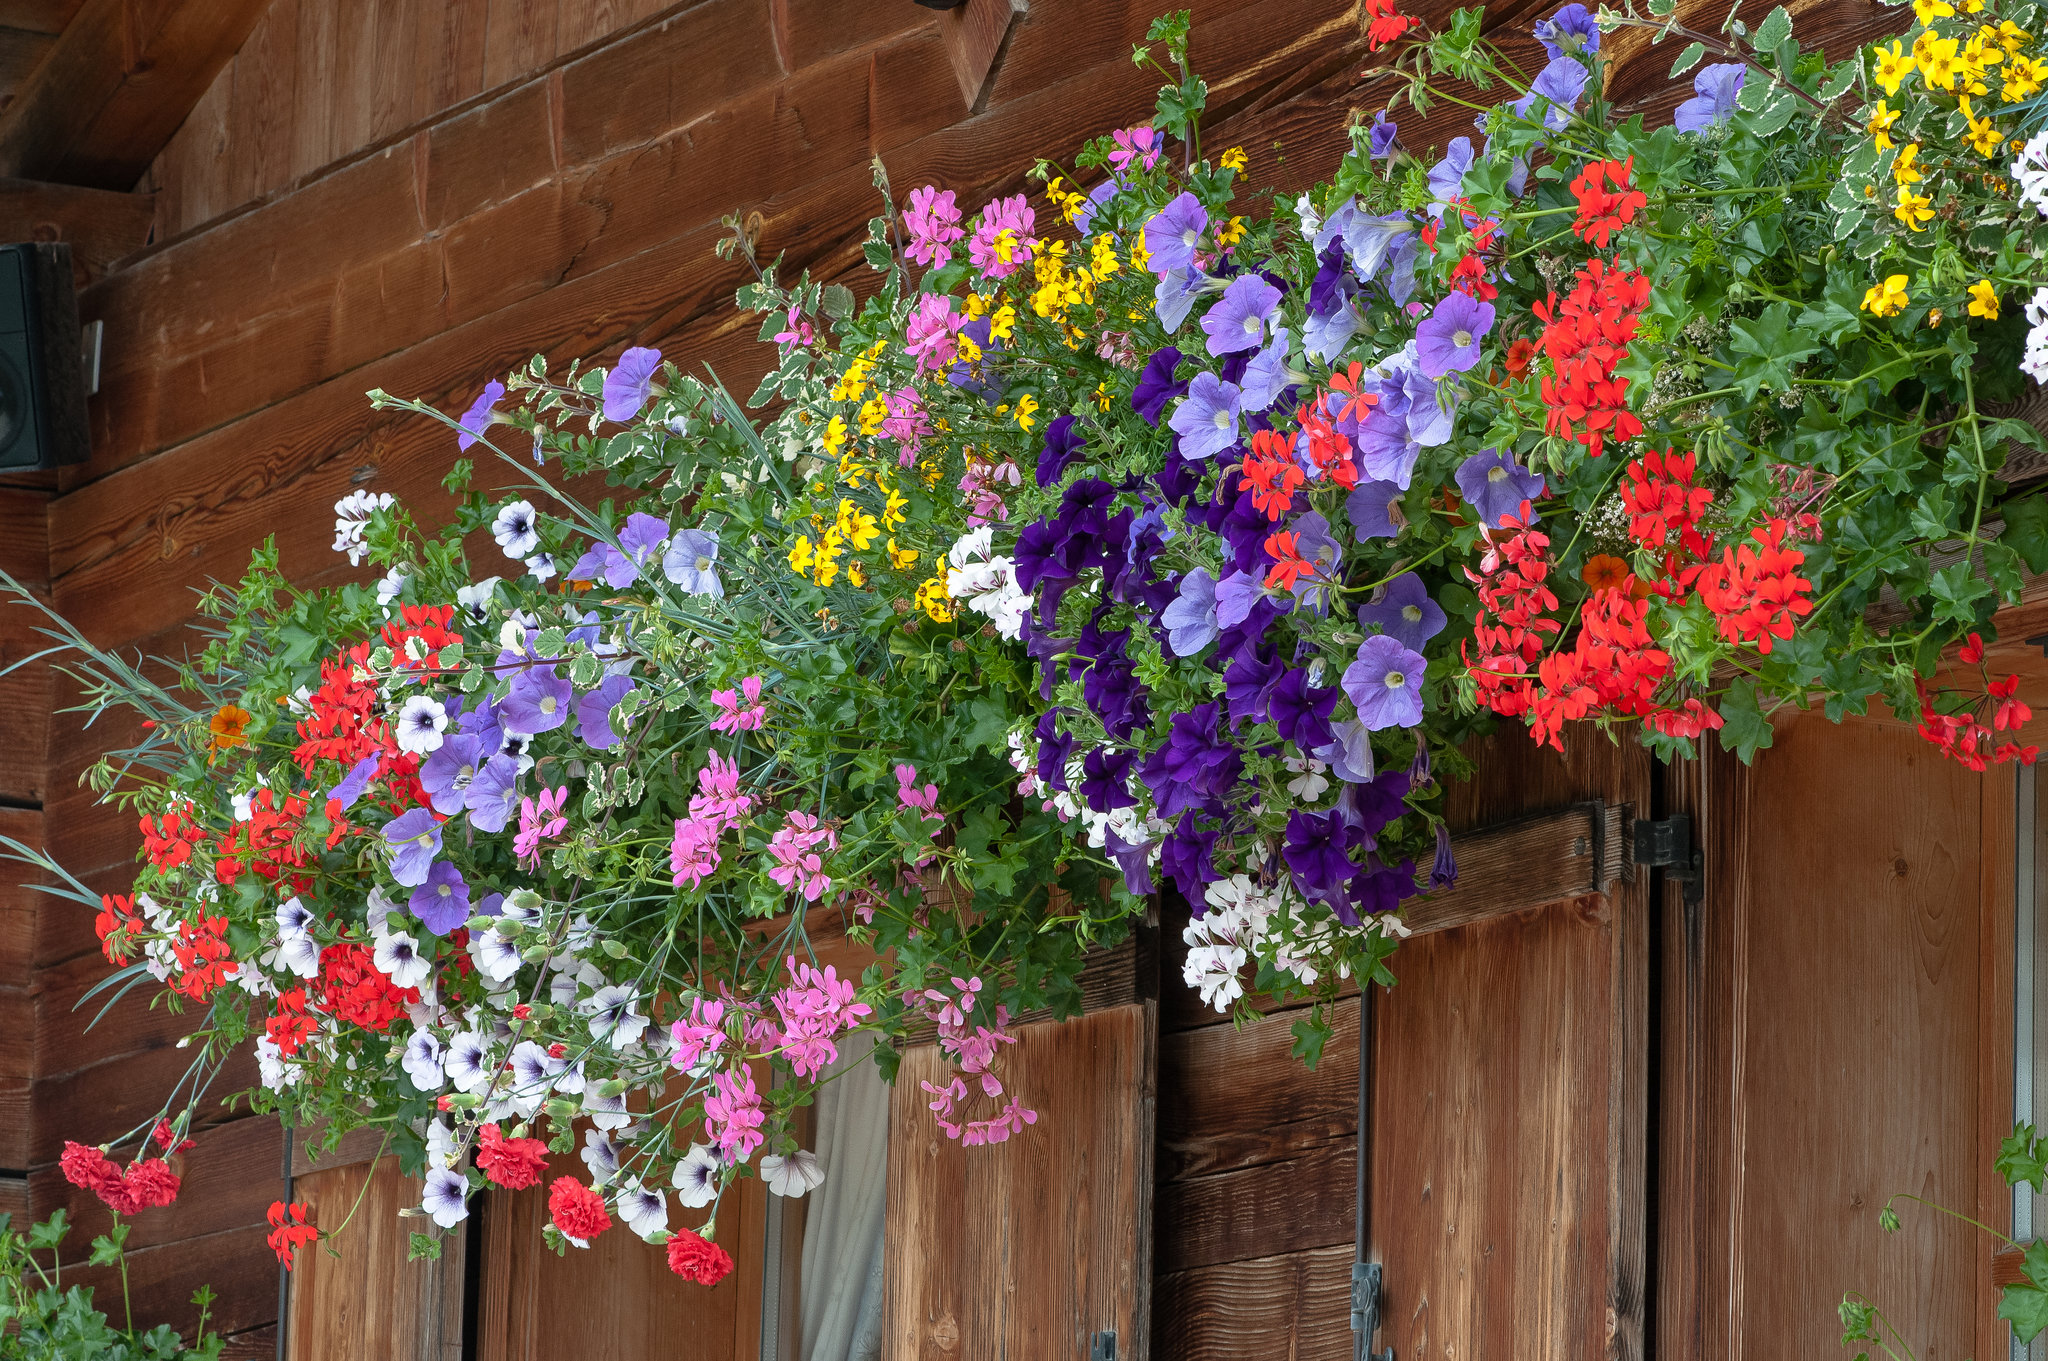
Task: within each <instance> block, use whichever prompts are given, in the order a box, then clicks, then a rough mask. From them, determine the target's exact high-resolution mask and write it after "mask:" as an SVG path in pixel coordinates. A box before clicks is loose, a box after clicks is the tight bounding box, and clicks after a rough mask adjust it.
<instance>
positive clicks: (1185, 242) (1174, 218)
mask: <svg viewBox="0 0 2048 1361" xmlns="http://www.w3.org/2000/svg"><path fill="white" fill-rule="evenodd" d="M1208 229H1209V213H1208V210H1206V209H1205V208H1203V207H1202V204H1201V200H1199V199H1197V198H1196V197H1195V196H1194V195H1193V194H1186V193H1184V194H1182V195H1180V197H1178V198H1176V199H1174V201H1173V202H1171V203H1169V204H1167V205H1166V206H1165V207H1164V208H1161V209H1160V210H1159V212H1158V213H1157V214H1156V215H1154V217H1153V218H1152V220H1151V221H1150V222H1147V223H1146V224H1145V255H1146V267H1147V268H1149V269H1150V270H1151V271H1152V272H1153V273H1154V274H1165V273H1167V272H1168V271H1170V270H1176V269H1193V268H1194V264H1195V246H1196V244H1197V243H1198V242H1200V241H1201V239H1202V233H1203V232H1205V231H1207V230H1208Z"/></svg>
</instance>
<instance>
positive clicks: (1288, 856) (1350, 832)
mask: <svg viewBox="0 0 2048 1361" xmlns="http://www.w3.org/2000/svg"><path fill="white" fill-rule="evenodd" d="M1359 841H1360V838H1359V836H1358V834H1357V831H1356V830H1355V829H1354V828H1352V827H1351V826H1350V825H1348V824H1347V823H1346V822H1345V821H1344V819H1343V818H1342V817H1341V816H1339V815H1338V814H1337V813H1336V812H1335V811H1331V812H1328V813H1308V812H1303V811H1302V810H1301V809H1298V808H1297V809H1296V810H1295V811H1294V812H1292V813H1290V814H1288V815H1287V843H1286V845H1285V846H1283V847H1282V848H1281V852H1280V854H1281V856H1282V857H1283V858H1284V859H1285V860H1286V861H1287V868H1288V869H1289V870H1291V871H1293V874H1294V882H1295V884H1296V885H1297V886H1298V887H1299V888H1300V889H1301V891H1302V892H1303V893H1304V894H1306V895H1307V896H1308V897H1311V898H1328V897H1329V896H1330V895H1331V894H1332V893H1334V892H1336V891H1337V890H1338V889H1339V888H1341V887H1342V886H1343V885H1344V883H1345V881H1346V880H1348V879H1350V878H1351V872H1352V868H1353V866H1352V864H1351V850H1352V848H1353V847H1354V846H1356V845H1357V844H1359Z"/></svg>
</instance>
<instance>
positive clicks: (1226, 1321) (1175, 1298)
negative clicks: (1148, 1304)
mask: <svg viewBox="0 0 2048 1361" xmlns="http://www.w3.org/2000/svg"><path fill="white" fill-rule="evenodd" d="M1152 1299H1153V1305H1152V1328H1153V1334H1154V1337H1153V1354H1154V1355H1156V1356H1159V1357H1162V1358H1172V1361H1242V1358H1245V1357H1251V1356H1257V1357H1276V1358H1277V1357H1284V1358H1289V1359H1290V1361H1292V1359H1293V1358H1299V1359H1300V1361H1310V1358H1341V1357H1346V1356H1349V1355H1350V1354H1351V1346H1352V1332H1351V1248H1350V1247H1349V1245H1344V1246H1337V1247H1327V1248H1311V1249H1310V1250H1308V1251H1306V1252H1293V1253H1288V1254H1286V1255H1284V1256H1280V1257H1262V1258H1259V1259H1257V1260H1255V1261H1249V1262H1231V1263H1229V1264H1228V1265H1225V1266H1216V1267H1197V1268H1195V1269H1193V1270H1191V1271H1177V1272H1173V1273H1171V1274H1169V1275H1162V1276H1161V1277H1160V1278H1159V1280H1158V1282H1157V1283H1156V1284H1155V1285H1154V1286H1153V1287H1152Z"/></svg>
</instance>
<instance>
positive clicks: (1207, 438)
mask: <svg viewBox="0 0 2048 1361" xmlns="http://www.w3.org/2000/svg"><path fill="white" fill-rule="evenodd" d="M1241 392H1242V389H1240V388H1239V387H1238V386H1237V384H1235V383H1226V382H1224V381H1223V380H1222V379H1221V378H1218V377H1217V376H1216V375H1215V374H1213V373H1198V374H1196V375H1195V379H1194V382H1192V383H1190V384H1189V385H1188V395H1187V396H1185V397H1183V398H1182V399H1181V403H1180V405H1179V406H1178V407H1177V408H1175V410H1174V413H1173V416H1172V418H1171V419H1170V420H1168V421H1167V424H1168V425H1170V426H1172V427H1173V429H1174V431H1175V433H1177V434H1178V435H1179V436H1180V453H1181V457H1182V458H1214V457H1215V456H1216V455H1218V454H1220V453H1222V452H1223V451H1224V450H1225V449H1228V448H1230V447H1231V446H1232V445H1233V444H1236V443H1237V409H1238V398H1239V396H1240V394H1241Z"/></svg>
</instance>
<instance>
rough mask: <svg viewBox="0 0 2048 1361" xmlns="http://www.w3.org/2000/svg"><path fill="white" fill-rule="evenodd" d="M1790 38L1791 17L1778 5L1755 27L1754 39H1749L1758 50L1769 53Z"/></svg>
mask: <svg viewBox="0 0 2048 1361" xmlns="http://www.w3.org/2000/svg"><path fill="white" fill-rule="evenodd" d="M1791 36H1792V16H1791V15H1790V14H1789V13H1787V12H1786V10H1785V7H1784V6H1783V5H1780V6H1778V7H1777V8H1776V9H1774V10H1772V11H1771V12H1770V13H1769V14H1766V15H1765V16H1764V21H1763V22H1762V23H1760V24H1758V25H1757V26H1756V37H1755V38H1753V39H1751V42H1752V43H1753V44H1754V45H1755V46H1756V47H1758V48H1759V49H1761V50H1763V51H1765V52H1769V51H1771V50H1772V49H1773V48H1775V47H1777V46H1778V44H1779V43H1782V42H1784V41H1785V39H1787V38H1789V37H1791Z"/></svg>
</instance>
